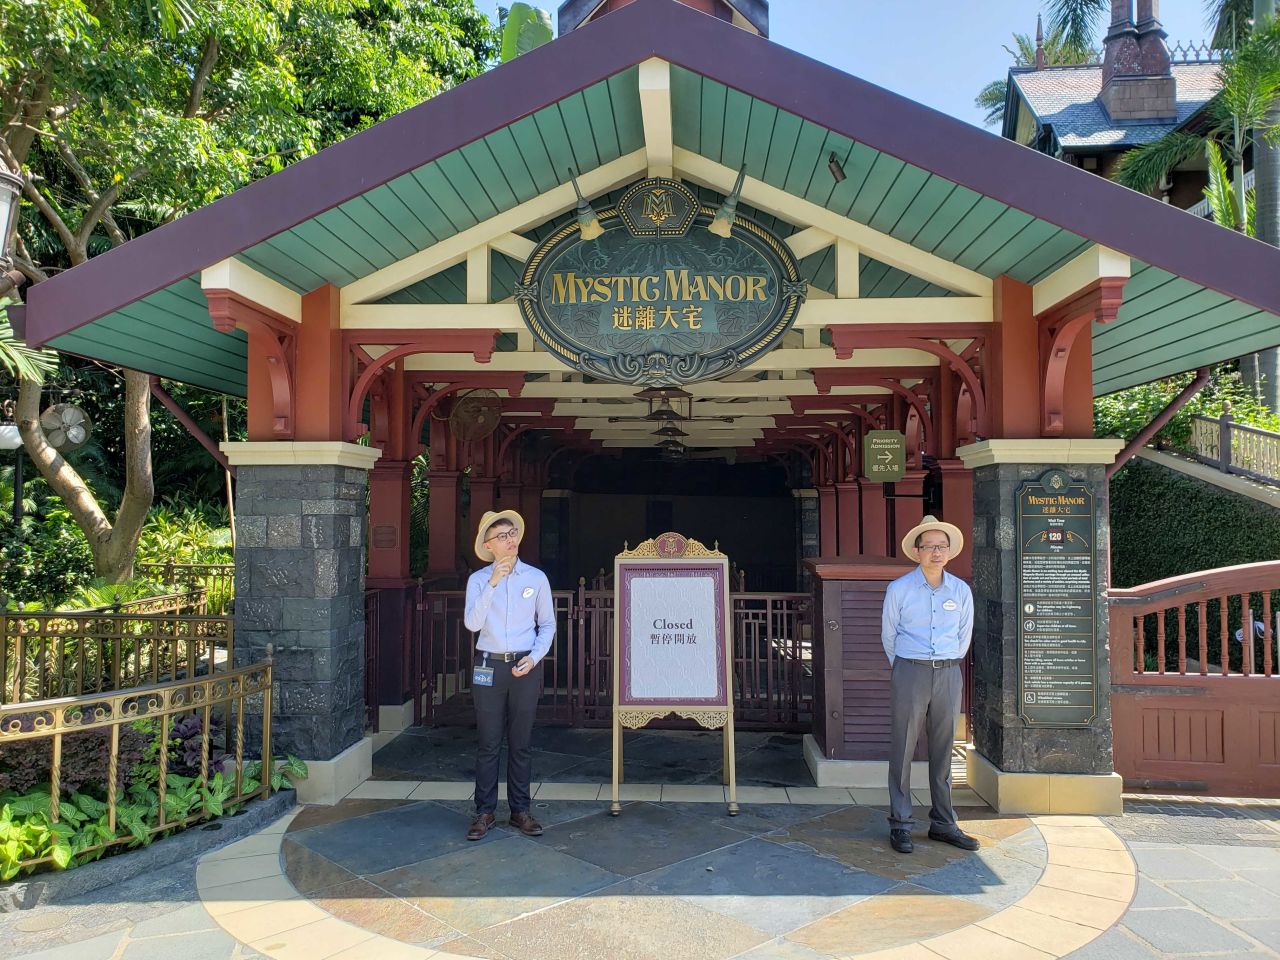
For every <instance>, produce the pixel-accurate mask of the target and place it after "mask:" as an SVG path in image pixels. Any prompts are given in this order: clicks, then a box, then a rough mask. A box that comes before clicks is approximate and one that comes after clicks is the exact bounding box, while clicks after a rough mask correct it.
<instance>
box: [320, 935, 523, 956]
mask: <svg viewBox="0 0 1280 960" xmlns="http://www.w3.org/2000/svg"><path fill="white" fill-rule="evenodd" d="M439 956H440V955H439V954H437V953H436V952H435V951H434V950H432V949H430V948H427V947H415V946H410V945H409V944H407V943H397V942H396V941H394V940H385V939H383V938H382V937H374V938H373V939H371V940H364V941H361V942H360V943H357V944H356V945H355V946H352V947H347V949H345V950H339V951H338V952H337V953H334V954H331V955H330V956H329V957H328V958H327V960H435V958H436V957H439ZM440 960H447V958H445V957H441V958H440ZM504 960H505V958H504Z"/></svg>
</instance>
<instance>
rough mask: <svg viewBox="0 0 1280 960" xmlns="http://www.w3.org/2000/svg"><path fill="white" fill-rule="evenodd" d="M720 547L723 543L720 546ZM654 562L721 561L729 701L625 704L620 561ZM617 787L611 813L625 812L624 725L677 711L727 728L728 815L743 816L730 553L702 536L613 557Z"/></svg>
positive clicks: (665, 537) (666, 539)
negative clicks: (705, 542)
mask: <svg viewBox="0 0 1280 960" xmlns="http://www.w3.org/2000/svg"><path fill="white" fill-rule="evenodd" d="M716 546H717V547H718V546H719V544H717V545H716ZM623 563H626V564H627V565H628V566H635V565H641V566H649V565H652V566H655V567H666V568H677V569H678V568H679V567H681V566H695V565H696V566H701V567H705V566H707V565H708V564H712V565H717V566H721V567H722V569H723V577H722V578H721V585H722V596H721V597H720V598H719V600H720V604H721V610H722V611H723V612H722V616H721V624H722V633H723V636H721V637H720V638H718V641H717V642H720V643H722V644H723V645H724V672H725V675H724V687H723V689H724V703H721V704H715V705H711V706H690V705H688V704H670V705H662V704H656V705H652V706H644V707H636V706H632V705H626V706H624V705H622V703H621V697H622V623H623V620H624V616H623V613H624V611H623V610H622V608H621V602H622V573H621V565H622V564H623ZM613 589H614V603H613V607H614V615H613V792H612V794H611V796H610V800H611V802H610V804H609V813H610V814H611V815H613V816H615V817H616V816H618V814H620V813H621V812H622V802H621V790H620V789H619V785H620V784H621V783H622V730H623V728H624V727H625V728H626V729H628V730H639V729H640V728H642V727H644V726H646V725H647V724H649V723H651V722H652V721H654V720H661V719H662V718H664V717H669V716H672V715H675V716H677V717H681V718H682V719H685V720H692V721H694V722H695V723H697V724H698V726H700V727H702V728H703V729H706V730H722V731H723V732H724V750H723V753H722V755H721V762H722V773H723V779H724V783H725V786H726V787H727V788H728V798H727V799H728V814H729V816H731V817H735V816H737V815H738V778H737V770H736V764H735V757H734V747H733V624H732V614H733V611H732V607H730V605H729V603H730V601H729V558H728V556H727V555H725V554H723V553H721V552H720V551H719V549H707V547H706V546H704V545H703V544H701V543H699V542H698V541H697V540H693V539H690V538H688V537H684V536H682V535H680V534H678V533H664V534H662V535H661V536H659V537H655V538H653V539H652V540H646V541H644V542H643V543H641V544H639V545H638V546H637V547H636V548H635V549H634V550H629V549H624V550H623V551H622V552H621V553H619V554H618V555H617V556H616V557H614V561H613Z"/></svg>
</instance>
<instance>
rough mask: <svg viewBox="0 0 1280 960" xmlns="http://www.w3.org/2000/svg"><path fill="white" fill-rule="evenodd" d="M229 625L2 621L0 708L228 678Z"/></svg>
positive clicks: (72, 616)
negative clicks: (166, 683)
mask: <svg viewBox="0 0 1280 960" xmlns="http://www.w3.org/2000/svg"><path fill="white" fill-rule="evenodd" d="M234 654H235V631H234V627H233V623H232V620H231V618H230V617H208V616H191V615H179V614H148V613H99V612H96V611H77V612H70V613H51V612H45V611H38V612H31V611H27V612H21V611H19V612H13V611H10V612H4V613H0V664H2V665H3V669H4V674H3V677H2V678H0V679H2V682H0V704H4V703H23V702H29V701H35V700H47V699H53V698H57V697H69V696H70V697H75V696H80V695H83V694H89V693H95V694H100V693H106V692H108V691H118V690H127V689H130V688H133V687H138V686H141V685H143V684H155V683H161V682H164V681H176V680H184V679H185V680H189V679H194V678H195V677H197V676H199V675H201V674H204V675H206V676H213V675H215V674H218V673H226V672H227V671H228V670H229V669H230V667H231V665H232V663H233V658H234Z"/></svg>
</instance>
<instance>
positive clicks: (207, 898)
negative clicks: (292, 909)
mask: <svg viewBox="0 0 1280 960" xmlns="http://www.w3.org/2000/svg"><path fill="white" fill-rule="evenodd" d="M299 896H301V894H300V893H299V892H298V889H297V887H295V886H294V885H293V884H292V883H290V882H289V880H288V878H286V877H284V876H283V875H281V874H276V875H275V876H272V877H264V878H262V879H261V880H250V881H249V882H248V883H239V884H235V883H233V884H229V885H227V886H224V887H212V888H209V889H206V890H201V891H200V897H201V902H202V903H203V904H204V908H205V909H206V910H208V911H209V915H210V916H211V917H214V918H215V919H218V920H219V922H221V918H222V917H225V916H227V915H228V914H232V913H239V912H240V911H241V910H249V909H252V908H253V907H260V906H263V905H264V904H268V903H279V902H280V901H282V900H296V899H297V898H298V897H299Z"/></svg>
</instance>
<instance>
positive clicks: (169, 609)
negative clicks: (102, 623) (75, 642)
mask: <svg viewBox="0 0 1280 960" xmlns="http://www.w3.org/2000/svg"><path fill="white" fill-rule="evenodd" d="M73 612H75V613H128V614H133V615H145V614H157V613H159V614H163V613H172V614H188V615H191V616H197V617H203V616H205V615H207V614H208V612H209V591H208V590H206V589H205V588H204V587H202V586H192V587H191V588H190V589H188V590H186V591H183V592H181V593H162V594H160V595H158V596H155V597H143V598H142V599H141V600H125V601H121V602H117V603H109V604H107V605H106V606H103V607H88V608H86V609H84V610H76V611H73Z"/></svg>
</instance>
